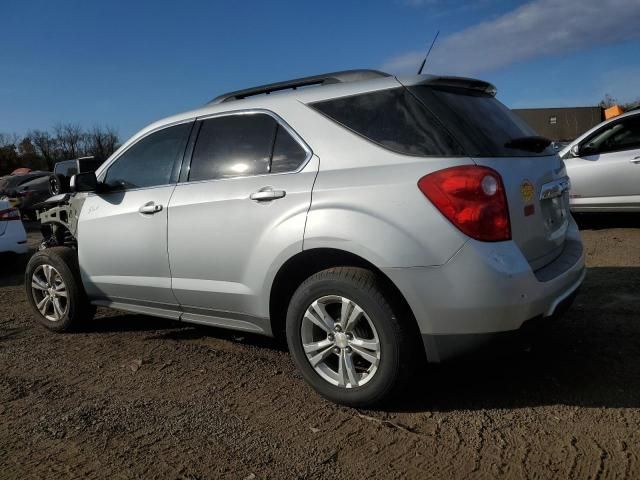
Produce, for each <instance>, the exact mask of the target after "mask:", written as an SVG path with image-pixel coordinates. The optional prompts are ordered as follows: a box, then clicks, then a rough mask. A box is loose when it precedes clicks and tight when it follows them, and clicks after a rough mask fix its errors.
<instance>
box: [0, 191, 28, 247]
mask: <svg viewBox="0 0 640 480" xmlns="http://www.w3.org/2000/svg"><path fill="white" fill-rule="evenodd" d="M28 250H29V246H28V245H27V232H25V230H24V225H22V220H21V218H20V210H18V209H17V208H15V207H12V206H11V205H9V202H8V201H7V200H0V253H4V252H13V253H27V251H28Z"/></svg>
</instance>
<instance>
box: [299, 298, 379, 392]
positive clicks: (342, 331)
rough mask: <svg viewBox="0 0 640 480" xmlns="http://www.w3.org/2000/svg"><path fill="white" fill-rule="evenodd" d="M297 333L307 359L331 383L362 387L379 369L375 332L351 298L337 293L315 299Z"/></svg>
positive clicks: (376, 333) (369, 321)
mask: <svg viewBox="0 0 640 480" xmlns="http://www.w3.org/2000/svg"><path fill="white" fill-rule="evenodd" d="M300 334H301V339H302V347H303V349H304V352H305V355H306V357H307V360H308V361H309V363H310V364H311V366H312V367H313V369H314V370H315V371H316V373H318V375H320V376H321V377H322V378H323V379H324V380H326V381H327V382H329V383H331V384H332V385H335V386H338V387H342V388H355V387H361V386H362V385H365V384H366V383H367V382H369V381H370V380H371V379H372V378H373V376H374V375H375V373H376V371H377V370H378V366H379V364H380V353H381V352H380V340H379V338H378V332H377V331H376V329H375V327H374V325H373V322H371V319H370V318H369V317H368V315H367V314H366V312H365V311H364V310H363V309H362V308H361V307H360V306H359V305H357V304H356V303H355V302H354V301H353V300H350V299H348V298H346V297H343V296H339V295H327V296H324V297H321V298H319V299H317V300H315V301H314V302H312V303H311V305H309V307H308V308H307V310H306V312H305V314H304V317H303V319H302V326H301V329H300Z"/></svg>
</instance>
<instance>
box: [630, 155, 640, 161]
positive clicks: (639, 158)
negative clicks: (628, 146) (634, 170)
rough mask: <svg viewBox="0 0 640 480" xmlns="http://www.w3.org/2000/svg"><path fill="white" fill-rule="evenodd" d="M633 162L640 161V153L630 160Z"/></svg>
mask: <svg viewBox="0 0 640 480" xmlns="http://www.w3.org/2000/svg"><path fill="white" fill-rule="evenodd" d="M629 161H630V162H631V163H640V155H638V156H637V157H633V158H632V159H631V160H629Z"/></svg>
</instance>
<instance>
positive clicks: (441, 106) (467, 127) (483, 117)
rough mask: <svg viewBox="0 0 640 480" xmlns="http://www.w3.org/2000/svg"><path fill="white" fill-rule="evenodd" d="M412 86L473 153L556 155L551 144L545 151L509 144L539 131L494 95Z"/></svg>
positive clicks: (516, 155) (523, 155)
mask: <svg viewBox="0 0 640 480" xmlns="http://www.w3.org/2000/svg"><path fill="white" fill-rule="evenodd" d="M409 90H410V91H411V92H412V93H414V94H415V95H416V97H417V98H419V99H420V100H421V101H422V102H424V104H425V105H427V106H428V107H429V109H430V110H431V111H432V112H433V113H434V114H435V115H436V116H437V117H438V119H439V120H441V121H442V122H443V123H444V125H445V126H446V128H447V129H448V130H449V131H450V132H451V133H452V134H453V135H454V136H455V137H456V139H458V140H459V141H460V143H461V144H462V146H463V148H464V150H465V151H466V152H467V153H468V154H469V155H471V156H475V157H507V156H508V157H512V156H513V157H530V156H543V155H553V151H552V150H551V149H550V148H549V147H547V148H545V149H544V150H543V151H542V152H535V151H531V150H530V149H529V150H524V149H521V148H509V147H507V146H506V145H507V144H508V143H509V142H511V141H512V140H514V139H517V138H522V137H531V136H536V135H537V134H536V133H535V132H534V131H533V129H531V127H529V126H528V125H527V124H526V123H525V122H524V120H522V119H521V118H520V117H518V116H517V115H516V114H514V113H513V112H512V111H511V110H509V109H508V108H507V107H506V106H504V105H503V104H502V103H500V102H499V101H498V100H496V99H495V98H494V97H493V96H491V95H488V94H486V93H482V92H475V91H473V90H466V89H459V88H458V89H455V88H443V87H431V86H424V85H421V86H416V87H410V88H409Z"/></svg>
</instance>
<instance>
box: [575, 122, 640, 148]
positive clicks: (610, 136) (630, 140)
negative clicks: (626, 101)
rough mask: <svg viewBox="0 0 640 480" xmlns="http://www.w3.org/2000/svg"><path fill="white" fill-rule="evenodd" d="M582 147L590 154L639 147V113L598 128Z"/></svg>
mask: <svg viewBox="0 0 640 480" xmlns="http://www.w3.org/2000/svg"><path fill="white" fill-rule="evenodd" d="M582 148H583V149H584V150H585V151H586V152H590V153H592V154H595V153H607V152H618V151H622V150H632V149H636V148H640V115H638V116H637V117H633V118H629V119H626V120H623V121H621V122H618V123H616V124H614V125H611V126H609V127H607V128H605V129H603V130H600V131H599V132H597V133H596V134H595V135H594V136H593V137H591V138H590V139H589V140H587V142H586V143H585V144H584V146H583V147H582Z"/></svg>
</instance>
